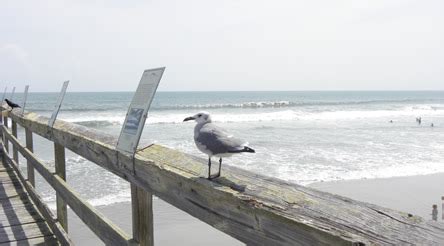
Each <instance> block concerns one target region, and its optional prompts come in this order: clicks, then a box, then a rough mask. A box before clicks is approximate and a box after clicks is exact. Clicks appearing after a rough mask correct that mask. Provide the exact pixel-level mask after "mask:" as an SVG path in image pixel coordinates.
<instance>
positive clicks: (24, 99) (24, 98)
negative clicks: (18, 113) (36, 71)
mask: <svg viewBox="0 0 444 246" xmlns="http://www.w3.org/2000/svg"><path fill="white" fill-rule="evenodd" d="M28 88H29V85H27V86H25V93H24V94H23V104H22V115H23V113H24V112H25V106H26V99H28Z"/></svg>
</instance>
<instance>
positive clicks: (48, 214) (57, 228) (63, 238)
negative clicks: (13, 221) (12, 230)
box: [4, 146, 73, 245]
mask: <svg viewBox="0 0 444 246" xmlns="http://www.w3.org/2000/svg"><path fill="white" fill-rule="evenodd" d="M20 147H21V148H22V146H20ZM4 157H5V158H4V160H5V161H7V162H10V163H11V165H12V167H13V168H14V169H15V171H16V174H17V176H18V177H19V179H20V181H21V182H22V183H23V184H24V187H25V188H26V190H27V191H28V194H29V196H30V197H31V198H32V200H33V201H34V205H35V206H36V207H37V208H38V210H39V211H40V212H41V214H42V215H43V217H44V218H45V220H46V221H47V222H48V225H49V227H50V228H51V230H52V231H53V232H54V234H55V235H56V237H57V239H58V240H59V241H60V243H61V244H62V245H73V242H72V241H71V239H70V238H69V236H68V233H67V232H66V231H65V230H64V229H63V227H62V225H61V224H60V222H59V221H58V220H57V218H56V217H55V216H54V214H53V213H52V211H51V210H50V209H49V208H48V206H47V205H46V204H45V203H44V202H43V199H42V198H41V197H40V196H39V195H38V193H37V191H36V190H35V189H34V187H33V185H32V184H31V183H30V182H29V181H26V180H25V178H24V175H23V173H22V172H21V171H20V169H19V168H18V167H17V165H15V164H14V163H13V160H12V159H11V158H10V157H9V155H7V154H6V153H5V154H4ZM27 199H29V198H28V197H27ZM15 206H17V205H15Z"/></svg>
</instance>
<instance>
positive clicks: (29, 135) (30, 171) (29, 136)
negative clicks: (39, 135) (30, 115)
mask: <svg viewBox="0 0 444 246" xmlns="http://www.w3.org/2000/svg"><path fill="white" fill-rule="evenodd" d="M25 135H26V148H27V149H28V150H29V151H31V152H34V144H33V141H32V132H31V130H29V129H28V128H25ZM26 165H27V167H28V181H29V182H30V183H31V185H32V186H33V187H35V176H34V167H33V166H32V162H31V161H30V160H28V159H26Z"/></svg>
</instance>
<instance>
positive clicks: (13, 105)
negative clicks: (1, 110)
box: [5, 98, 20, 109]
mask: <svg viewBox="0 0 444 246" xmlns="http://www.w3.org/2000/svg"><path fill="white" fill-rule="evenodd" d="M5 101H6V104H8V106H9V107H11V109H13V108H20V106H19V105H18V104H16V103H13V102H11V101H9V100H8V99H6V98H5Z"/></svg>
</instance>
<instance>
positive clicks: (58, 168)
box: [54, 143, 68, 232]
mask: <svg viewBox="0 0 444 246" xmlns="http://www.w3.org/2000/svg"><path fill="white" fill-rule="evenodd" d="M54 156H55V159H54V161H55V172H56V175H57V176H59V177H60V178H62V179H63V180H66V167H65V147H63V146H62V145H60V144H57V143H54ZM56 203H57V219H58V220H59V222H60V224H61V225H62V226H63V228H64V229H65V231H66V232H68V210H67V207H66V202H65V201H64V200H63V198H62V197H61V195H60V194H59V193H58V192H57V193H56Z"/></svg>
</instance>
